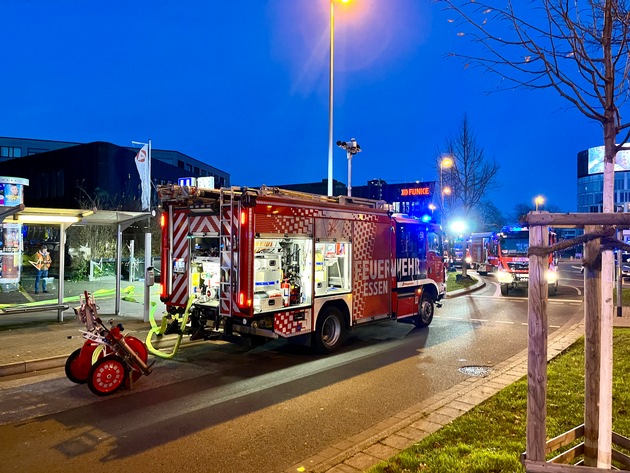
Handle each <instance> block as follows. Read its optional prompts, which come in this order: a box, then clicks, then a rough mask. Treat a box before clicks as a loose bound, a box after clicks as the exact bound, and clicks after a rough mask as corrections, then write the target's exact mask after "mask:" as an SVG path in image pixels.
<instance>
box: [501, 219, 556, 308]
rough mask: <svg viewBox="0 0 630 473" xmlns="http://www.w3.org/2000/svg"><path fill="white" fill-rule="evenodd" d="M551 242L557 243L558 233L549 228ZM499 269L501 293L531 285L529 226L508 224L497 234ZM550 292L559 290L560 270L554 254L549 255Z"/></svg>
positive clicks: (548, 278) (506, 293)
mask: <svg viewBox="0 0 630 473" xmlns="http://www.w3.org/2000/svg"><path fill="white" fill-rule="evenodd" d="M548 233H549V244H550V245H552V244H554V243H556V234H555V233H554V232H552V231H551V230H549V232H548ZM497 243H498V269H497V279H498V281H499V284H500V285H501V295H503V296H507V295H508V293H509V291H510V290H511V289H516V288H527V287H528V286H529V256H528V254H527V250H528V249H529V228H528V227H520V226H507V227H504V228H503V230H501V233H499V234H497ZM546 277H547V283H548V292H549V295H550V296H555V295H556V293H557V291H558V272H557V266H556V264H555V257H554V255H553V254H550V255H549V267H548V270H547V273H546Z"/></svg>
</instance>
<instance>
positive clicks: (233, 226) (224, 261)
mask: <svg viewBox="0 0 630 473" xmlns="http://www.w3.org/2000/svg"><path fill="white" fill-rule="evenodd" d="M233 197H234V188H233V187H231V188H222V189H221V191H220V200H219V202H220V214H219V215H220V227H221V230H220V235H221V236H220V244H221V248H220V251H219V256H220V258H219V259H220V268H221V282H220V291H219V313H220V314H221V315H226V316H229V315H231V314H232V309H233V307H234V287H235V286H234V284H233V283H235V282H236V281H234V277H235V274H236V272H235V269H234V268H233V263H234V262H235V261H234V251H235V248H234V243H235V237H236V231H237V226H238V223H237V222H238V219H239V215H238V210H239V209H238V203H237V202H235V201H234V198H233Z"/></svg>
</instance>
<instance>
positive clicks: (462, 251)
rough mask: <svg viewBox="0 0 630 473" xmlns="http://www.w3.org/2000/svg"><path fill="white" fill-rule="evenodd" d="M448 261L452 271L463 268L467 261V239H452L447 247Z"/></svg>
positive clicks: (458, 237) (461, 236)
mask: <svg viewBox="0 0 630 473" xmlns="http://www.w3.org/2000/svg"><path fill="white" fill-rule="evenodd" d="M447 252H448V254H447V259H448V264H449V268H450V269H454V268H461V267H462V266H463V264H464V261H465V260H466V237H464V236H463V235H460V236H455V237H451V238H450V239H449V240H448V245H447Z"/></svg>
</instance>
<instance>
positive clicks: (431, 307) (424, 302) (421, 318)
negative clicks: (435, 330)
mask: <svg viewBox="0 0 630 473" xmlns="http://www.w3.org/2000/svg"><path fill="white" fill-rule="evenodd" d="M434 313H435V302H434V301H433V297H431V296H430V295H429V294H424V295H423V296H422V299H421V300H420V305H419V306H418V315H416V316H415V317H414V318H413V323H414V325H415V326H416V327H419V328H422V327H428V326H429V325H431V322H432V321H433V314H434Z"/></svg>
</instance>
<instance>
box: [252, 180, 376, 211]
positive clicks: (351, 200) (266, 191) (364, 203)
mask: <svg viewBox="0 0 630 473" xmlns="http://www.w3.org/2000/svg"><path fill="white" fill-rule="evenodd" d="M260 192H261V195H278V196H282V197H292V198H295V199H308V200H314V201H317V202H324V203H333V204H337V203H339V204H342V205H357V206H361V207H369V208H372V209H382V208H385V206H386V203H385V201H383V200H372V199H365V198H363V197H350V196H345V195H339V196H325V195H320V194H311V193H308V192H300V191H294V190H289V189H282V188H280V187H267V186H265V185H263V186H262V187H261V188H260Z"/></svg>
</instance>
